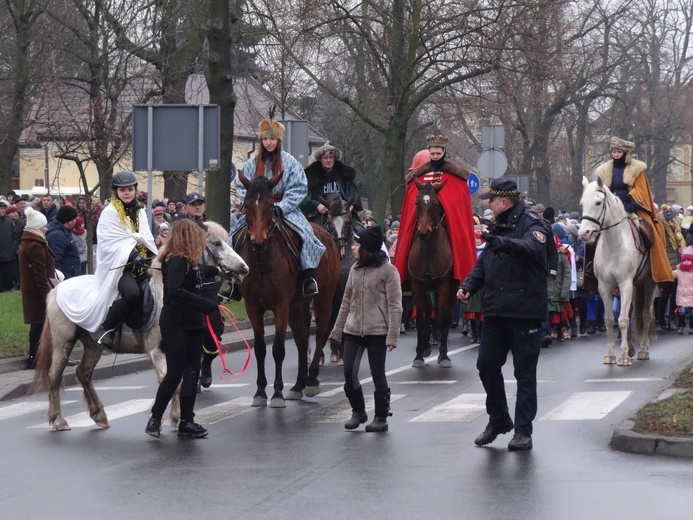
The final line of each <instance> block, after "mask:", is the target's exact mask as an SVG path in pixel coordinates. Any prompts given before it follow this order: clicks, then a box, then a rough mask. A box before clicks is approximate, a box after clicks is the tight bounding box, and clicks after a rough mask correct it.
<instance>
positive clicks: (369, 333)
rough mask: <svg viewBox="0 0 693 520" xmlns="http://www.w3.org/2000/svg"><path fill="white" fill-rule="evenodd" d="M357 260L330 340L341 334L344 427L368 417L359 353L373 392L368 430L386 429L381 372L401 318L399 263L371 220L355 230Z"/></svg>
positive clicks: (386, 392)
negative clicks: (386, 249)
mask: <svg viewBox="0 0 693 520" xmlns="http://www.w3.org/2000/svg"><path fill="white" fill-rule="evenodd" d="M354 240H355V242H356V243H355V244H354V245H353V246H352V248H353V251H354V254H355V256H356V259H357V260H356V263H355V264H354V265H353V266H352V267H351V271H350V272H349V279H348V280H347V283H346V288H345V290H344V298H343V300H342V306H341V308H340V309H339V315H338V316H337V321H336V323H335V325H334V328H333V330H332V333H331V334H330V340H332V341H334V342H335V343H340V342H341V340H342V335H344V392H345V393H346V395H347V398H348V399H349V403H350V404H351V408H352V415H351V419H349V420H348V421H347V422H346V423H345V424H344V427H345V428H346V429H348V430H353V429H355V428H358V426H359V425H360V424H363V423H365V422H366V421H367V420H368V416H367V415H366V404H365V401H364V398H363V389H362V388H361V383H360V382H359V378H358V373H359V366H360V364H361V358H362V356H363V354H364V352H368V364H369V365H370V369H371V375H372V376H373V384H374V386H375V392H374V394H373V397H374V400H375V419H374V420H373V422H372V423H371V424H369V425H368V426H366V431H368V432H385V431H387V429H388V425H387V417H388V416H389V415H391V414H390V388H389V387H388V384H387V378H386V377H385V355H386V354H387V352H388V350H393V349H394V348H396V347H397V340H398V339H399V324H400V320H401V319H402V289H401V286H400V282H399V274H398V273H397V269H395V267H394V266H393V265H392V264H390V263H389V262H388V260H387V256H386V255H385V253H384V252H382V251H381V247H382V245H383V231H382V229H381V228H380V226H374V227H369V228H366V229H364V230H363V231H360V232H359V233H358V234H355V235H354Z"/></svg>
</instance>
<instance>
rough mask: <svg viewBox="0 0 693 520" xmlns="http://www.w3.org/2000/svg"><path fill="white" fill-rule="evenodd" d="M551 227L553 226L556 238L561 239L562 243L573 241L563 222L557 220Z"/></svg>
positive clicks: (567, 243)
mask: <svg viewBox="0 0 693 520" xmlns="http://www.w3.org/2000/svg"><path fill="white" fill-rule="evenodd" d="M551 227H552V228H553V233H554V235H556V238H557V239H558V240H559V242H560V243H561V244H566V245H569V244H571V243H572V240H571V239H570V237H569V236H568V234H567V233H566V231H565V228H564V227H563V226H562V225H561V224H559V223H558V222H555V223H554V224H552V225H551Z"/></svg>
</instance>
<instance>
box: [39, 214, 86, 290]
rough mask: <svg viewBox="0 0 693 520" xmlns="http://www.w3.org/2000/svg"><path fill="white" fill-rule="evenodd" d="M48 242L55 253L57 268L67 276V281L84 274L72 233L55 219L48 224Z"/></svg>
mask: <svg viewBox="0 0 693 520" xmlns="http://www.w3.org/2000/svg"><path fill="white" fill-rule="evenodd" d="M46 241H47V242H48V245H49V246H50V248H51V249H52V250H53V253H55V268H56V269H58V270H59V271H60V272H62V273H63V274H64V275H65V279H66V280H67V279H68V278H72V277H73V276H79V275H81V274H82V262H81V260H80V259H79V251H77V246H76V245H75V243H74V242H73V241H72V231H70V230H69V229H67V228H66V227H65V226H63V225H62V224H61V223H60V222H58V221H57V220H55V219H53V220H52V221H51V222H50V223H49V224H48V231H46Z"/></svg>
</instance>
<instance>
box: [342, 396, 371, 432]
mask: <svg viewBox="0 0 693 520" xmlns="http://www.w3.org/2000/svg"><path fill="white" fill-rule="evenodd" d="M344 393H345V394H346V396H347V399H349V404H350V405H351V419H349V420H348V421H347V422H345V423H344V427H345V428H346V429H347V430H354V429H356V428H358V427H359V426H360V425H361V424H363V423H365V422H366V421H367V420H368V415H366V401H365V400H364V399H363V388H362V387H360V386H359V387H358V388H352V389H350V388H347V387H346V386H345V387H344Z"/></svg>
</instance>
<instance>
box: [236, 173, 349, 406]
mask: <svg viewBox="0 0 693 520" xmlns="http://www.w3.org/2000/svg"><path fill="white" fill-rule="evenodd" d="M282 177H283V174H279V175H277V176H276V177H273V178H272V179H269V180H268V179H266V178H265V177H256V178H254V179H253V180H252V181H250V180H248V178H247V177H245V176H244V175H243V174H242V173H239V175H238V179H239V180H240V182H241V183H242V184H243V186H245V188H246V189H247V190H248V191H247V193H246V196H245V210H246V215H245V217H246V222H247V226H244V227H241V228H239V229H238V230H237V231H236V232H235V233H234V235H233V245H234V248H235V249H236V251H237V252H238V254H240V255H241V257H242V258H243V259H244V260H245V261H246V263H247V264H248V266H249V267H250V273H249V274H248V276H247V277H246V278H245V279H244V280H243V283H242V284H241V286H240V289H241V293H242V295H243V299H244V300H245V308H246V311H247V313H248V318H249V319H250V323H251V324H252V326H253V333H254V335H255V339H254V349H255V357H256V359H257V368H258V375H257V391H256V392H255V395H254V397H253V403H252V406H267V394H266V392H265V387H266V386H267V377H266V375H265V357H266V355H267V345H266V343H265V326H264V322H263V318H264V314H265V312H266V311H272V313H273V314H274V326H275V335H274V343H273V345H272V357H273V358H274V364H275V375H274V393H273V394H272V398H271V400H270V404H269V406H270V408H283V407H285V406H286V403H285V401H284V395H283V389H284V381H283V379H282V364H283V362H284V356H285V349H284V342H285V339H286V327H287V325H288V326H290V327H291V330H292V331H293V333H294V341H295V343H296V347H297V348H298V377H297V379H296V384H295V385H294V386H293V387H292V388H291V390H290V391H289V392H288V393H287V396H286V399H290V400H295V399H301V398H302V397H303V393H304V392H305V395H306V396H308V397H313V396H315V395H317V394H318V393H319V392H320V386H319V385H320V383H319V382H318V373H319V371H320V356H321V355H322V349H323V347H324V346H325V343H327V339H328V336H329V334H330V332H331V330H330V328H329V325H330V324H329V320H330V313H331V312H332V297H333V295H334V291H335V287H336V286H337V281H338V279H339V252H338V251H337V246H336V245H335V243H334V240H332V237H330V235H329V234H328V233H327V231H325V230H324V229H322V228H320V227H319V226H317V225H313V232H314V233H315V236H316V237H317V238H318V239H319V240H320V241H321V242H322V243H323V244H324V245H325V247H326V251H325V253H323V255H322V258H321V259H320V263H319V265H318V268H317V282H318V288H319V290H320V292H319V294H318V295H317V296H315V298H314V310H315V324H316V334H315V340H316V353H315V355H314V356H313V360H312V362H311V364H310V370H308V344H309V339H310V338H309V334H310V329H309V327H308V325H307V324H306V322H305V320H304V316H305V313H306V312H308V304H309V299H307V298H304V297H303V292H302V289H301V282H302V279H301V277H300V276H299V271H300V267H299V264H300V259H299V256H300V248H301V238H300V235H299V234H298V232H297V231H296V230H295V229H294V228H293V227H292V225H291V224H290V223H289V222H287V221H285V220H284V219H283V218H282V217H281V216H278V215H277V214H276V212H275V205H274V198H273V194H272V189H273V188H274V186H276V184H277V183H278V182H279V181H280V180H281V179H282ZM250 201H252V203H251V202H250Z"/></svg>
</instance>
